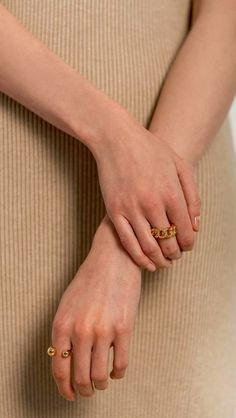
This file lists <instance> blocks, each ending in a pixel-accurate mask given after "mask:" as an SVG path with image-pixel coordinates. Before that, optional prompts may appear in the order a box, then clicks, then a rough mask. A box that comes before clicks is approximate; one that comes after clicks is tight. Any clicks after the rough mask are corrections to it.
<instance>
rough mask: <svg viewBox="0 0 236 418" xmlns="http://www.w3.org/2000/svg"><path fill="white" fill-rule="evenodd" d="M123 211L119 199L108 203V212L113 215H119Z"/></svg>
mask: <svg viewBox="0 0 236 418" xmlns="http://www.w3.org/2000/svg"><path fill="white" fill-rule="evenodd" d="M120 212H121V205H120V202H119V201H118V200H112V201H110V202H109V204H107V213H108V215H111V216H112V217H115V216H118V215H119V214H120Z"/></svg>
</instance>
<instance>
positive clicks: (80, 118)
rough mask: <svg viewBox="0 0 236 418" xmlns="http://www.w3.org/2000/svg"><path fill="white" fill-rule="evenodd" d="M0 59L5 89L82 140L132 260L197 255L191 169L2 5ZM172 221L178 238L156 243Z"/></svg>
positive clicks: (0, 86) (160, 261)
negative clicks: (156, 229) (155, 233)
mask: <svg viewBox="0 0 236 418" xmlns="http://www.w3.org/2000/svg"><path fill="white" fill-rule="evenodd" d="M0 57H1V59H0V90H1V91H2V92H4V93H5V94H7V95H9V96H10V97H12V98H13V99H15V100H17V101H19V102H20V103H22V104H23V105H24V106H26V107H28V108H29V109H31V110H32V111H33V112H35V113H36V114H38V115H39V116H41V117H42V118H44V119H45V120H47V121H48V122H50V123H52V124H54V125H55V126H57V127H58V128H60V129H63V130H64V131H65V132H67V133H69V134H70V135H73V136H74V137H75V138H77V139H78V140H80V141H82V142H83V143H84V144H85V145H86V146H87V147H88V148H89V149H90V151H91V152H92V154H93V155H94V158H95V160H96V162H97V167H98V176H99V181H100V186H101V191H102V195H103V198H104V203H105V206H106V209H107V213H108V215H109V217H110V219H111V220H112V222H113V224H114V226H115V228H116V231H117V233H118V236H119V238H120V241H121V243H122V245H123V247H124V248H125V249H126V251H127V252H128V253H129V255H130V256H131V257H132V259H133V260H134V261H135V262H136V263H137V264H138V265H139V266H140V267H143V268H148V269H149V270H151V271H153V270H155V268H157V267H166V266H168V265H170V261H169V260H168V258H169V259H177V258H179V257H180V256H181V251H187V250H191V249H192V248H193V245H194V232H193V229H195V228H196V226H195V224H194V218H195V216H197V215H199V214H200V204H199V205H198V206H196V205H193V204H192V200H193V201H197V200H198V201H200V198H199V194H198V190H197V186H196V183H195V181H194V176H193V170H192V166H191V164H189V163H187V161H185V160H184V159H181V157H180V156H178V155H177V153H175V152H174V150H173V149H171V147H169V146H168V144H166V143H165V142H164V141H161V140H160V139H158V138H157V137H156V136H155V135H153V134H152V133H151V132H150V131H148V130H147V129H145V128H144V127H143V126H142V125H141V124H140V123H139V122H138V121H137V120H136V119H135V118H134V117H133V115H132V114H131V113H130V112H128V110H126V109H125V108H124V107H122V106H121V105H120V104H118V103H116V102H115V101H114V100H113V99H112V98H111V97H109V96H108V95H106V94H105V93H104V92H102V91H101V90H99V89H98V88H96V87H95V86H93V85H92V84H91V83H90V82H89V81H88V80H86V79H85V78H84V77H82V76H81V75H80V74H79V73H78V72H77V71H75V70H74V69H73V68H71V67H70V66H69V65H67V64H66V63H65V62H64V61H63V60H62V59H61V58H59V57H58V56H57V55H56V54H54V53H53V52H52V51H50V50H49V49H48V48H47V47H46V46H45V45H43V44H42V43H41V42H40V41H39V40H38V39H36V38H35V37H34V36H33V35H32V34H31V33H30V32H28V31H27V30H26V28H24V26H23V25H22V24H21V23H20V22H19V21H18V20H17V19H16V18H15V17H14V16H13V15H12V14H11V13H10V12H9V11H8V10H7V9H6V8H5V7H3V6H2V5H0ZM16 62H17V72H16V71H15V65H16V64H15V63H16ZM35 86H37V89H36V88H35ZM91 115H93V117H92V118H91ZM154 155H155V158H154ZM137 173H142V182H137ZM108 179H109V181H107V180H108ZM153 180H154V181H153ZM130 191H132V194H131V193H130ZM170 222H173V223H174V224H176V226H177V231H178V237H177V238H176V237H173V238H171V239H169V241H168V243H167V242H158V240H156V239H155V238H154V237H152V235H151V234H150V227H151V226H159V225H160V226H161V227H165V226H168V225H169V224H170ZM159 241H160V240H159ZM150 264H151V265H150Z"/></svg>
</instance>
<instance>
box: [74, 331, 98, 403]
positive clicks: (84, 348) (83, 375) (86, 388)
mask: <svg viewBox="0 0 236 418" xmlns="http://www.w3.org/2000/svg"><path fill="white" fill-rule="evenodd" d="M72 343H73V385H74V387H75V390H76V392H77V391H78V392H79V393H80V395H81V396H86V397H87V396H92V395H93V394H94V388H93V384H92V381H91V378H90V367H91V354H92V337H91V336H89V335H83V336H82V335H81V336H79V337H78V336H77V337H76V338H75V339H73V338H72Z"/></svg>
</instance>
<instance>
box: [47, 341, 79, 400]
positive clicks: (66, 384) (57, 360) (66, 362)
mask: <svg viewBox="0 0 236 418" xmlns="http://www.w3.org/2000/svg"><path fill="white" fill-rule="evenodd" d="M52 344H53V346H54V347H56V350H57V352H56V355H55V356H53V357H52V375H53V378H54V380H55V382H56V384H57V387H58V391H59V393H60V394H61V395H62V396H63V397H64V398H66V399H67V400H75V391H74V388H73V386H72V380H71V356H69V357H67V358H64V357H62V356H61V352H62V351H63V350H67V349H69V348H71V341H70V339H69V338H68V337H63V336H58V337H54V336H53V338H52Z"/></svg>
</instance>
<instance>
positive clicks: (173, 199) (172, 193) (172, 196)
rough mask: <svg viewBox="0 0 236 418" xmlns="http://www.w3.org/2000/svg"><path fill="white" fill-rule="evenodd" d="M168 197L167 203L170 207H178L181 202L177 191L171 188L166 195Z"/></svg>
mask: <svg viewBox="0 0 236 418" xmlns="http://www.w3.org/2000/svg"><path fill="white" fill-rule="evenodd" d="M166 196H167V202H168V203H169V205H170V206H172V207H176V206H178V202H179V194H178V193H177V192H176V190H171V189H170V188H169V191H168V192H167V193H166Z"/></svg>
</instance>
